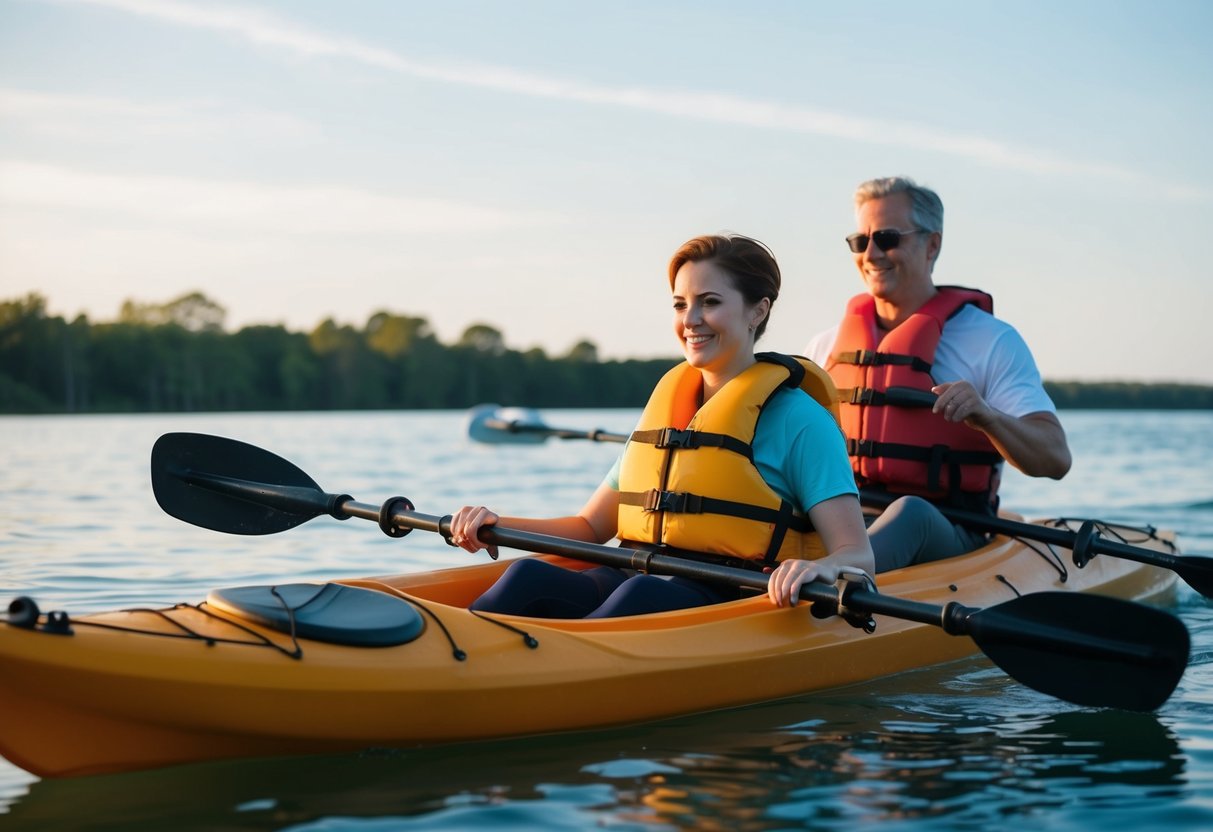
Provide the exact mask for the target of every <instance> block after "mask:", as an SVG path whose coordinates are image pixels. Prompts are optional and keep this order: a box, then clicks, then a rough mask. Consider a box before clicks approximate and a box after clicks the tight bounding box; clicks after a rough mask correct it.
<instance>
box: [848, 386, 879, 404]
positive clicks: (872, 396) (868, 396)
mask: <svg viewBox="0 0 1213 832" xmlns="http://www.w3.org/2000/svg"><path fill="white" fill-rule="evenodd" d="M850 394H851V395H850V397H849V399H848V401H849V402H850V403H851V404H872V403H873V402H874V401H876V397H877V395H879V394H878V393H877V392H876V391H875V390H873V389H872V388H871V387H852V388H851V390H850ZM881 404H884V402H881Z"/></svg>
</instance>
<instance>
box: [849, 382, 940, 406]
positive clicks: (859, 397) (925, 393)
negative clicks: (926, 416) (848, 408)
mask: <svg viewBox="0 0 1213 832" xmlns="http://www.w3.org/2000/svg"><path fill="white" fill-rule="evenodd" d="M838 395H839V399H840V401H842V402H845V403H847V404H862V405H870V406H874V407H884V406H886V405H887V406H890V407H934V406H935V399H936V398H938V397H937V396H936V395H935V394H934V393H932V392H931V391H930V390H919V389H917V388H914V387H890V388H889V389H888V390H883V391H882V390H874V389H872V388H871V387H840V388H838Z"/></svg>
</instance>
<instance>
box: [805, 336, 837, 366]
mask: <svg viewBox="0 0 1213 832" xmlns="http://www.w3.org/2000/svg"><path fill="white" fill-rule="evenodd" d="M837 339H838V327H836V326H834V327H830V328H829V329H827V330H825V331H823V332H819V333H817V334H816V335H814V336H813V337H812V339H811V340H810V341H809V344H808V346H806V347H805V348H804V357H805V358H807V359H809V360H810V361H812V362H813V363H814V364H816V365H817V366H818V367H824V366H825V365H826V361H828V360H829V358H830V350H832V349H833V348H834V341H836V340H837Z"/></svg>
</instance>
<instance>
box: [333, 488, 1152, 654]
mask: <svg viewBox="0 0 1213 832" xmlns="http://www.w3.org/2000/svg"><path fill="white" fill-rule="evenodd" d="M326 496H328V497H330V498H332V497H333V496H334V495H326ZM338 500H339V501H338V502H337V504H336V505H335V509H336V512H338V513H340V514H344V515H346V516H349V517H360V518H363V519H366V520H372V521H375V522H378V523H380V525H383V524H384V522H390V523H391V524H393V525H395V526H398V527H403V528H408V529H418V530H421V531H429V532H436V533H438V534H440V535H442V536H443V537H444V538H447V539H449V538H450V535H451V517H450V515H447V516H444V517H438V516H435V515H430V514H422V513H420V512H416V511H407V510H400V509H393V508H391V507H390V501H389V504H387V508H386V509H385V507H384V506H376V505H371V504H369V503H360V502H357V501H356V500H352V499H344V501H340V500H341V498H338ZM477 537H478V538H479V540H480V541H481V542H482V543H488V544H493V545H497V546H507V547H509V548H512V549H521V550H523V551H527V552H537V553H548V554H555V555H564V556H565V557H570V558H576V559H579V560H586V561H590V562H591V563H598V564H602V565H604V566H613V567H617V568H620V569H634V570H636V571H637V572H644V573H658V574H662V575H672V576H677V577H682V578H691V579H693V580H700V581H708V582H713V583H724V584H728V585H730V586H734V587H738V588H741V589H756V590H763V591H765V590H766V588H767V581H768V576H767V575H766V574H763V573H760V572H752V571H749V570H746V569H737V568H735V567H731V566H723V565H719V564H713V563H701V562H699V561H693V560H687V559H686V558H682V557H678V556H676V555H667V554H662V553H661V552H654V551H652V550H646V549H623V548H618V547H613V546H603V545H601V544H597V543H589V542H585V541H579V540H570V539H568V538H563V537H553V536H551V535H545V534H537V533H535V532H524V531H517V530H514V529H508V528H502V527H500V526H498V525H486V526H481V527H480V530H479V532H478V533H477ZM800 599H801V600H803V601H809V602H813V603H820V604H822V605H825V606H827V607H829V608H830V609H831V611H832V612H834V613H839V612H840V611H841V610H843V609H850V610H852V611H855V612H861V613H868V614H876V615H888V616H892V617H895V618H901V619H905V620H907V621H915V622H918V623H920V624H930V625H933V626H936V627H940V628H942V629H943V630H944V631H945V632H946V633H948V634H949V635H956V636H960V635H974V634H975V630H974V626H973V624H975V623H977V622H978V621H980V624H979V626H980V628H981V629H984V630H985V631H986V632H988V633H989V634H991V635H996V636H997V637H998V638H999V639H1000V640H1002V641H1003V642H1013V643H1016V644H1020V645H1022V646H1024V647H1031V648H1041V647H1044V648H1048V649H1053V650H1055V649H1056V648H1057V631H1056V630H1055V629H1053V628H1050V627H1047V626H1043V627H1036V626H1033V622H1030V621H1026V622H1025V621H1024V620H1023V619H1022V617H1020V616H1005V619H1006V620H1005V621H1003V620H999V619H1000V616H999V615H998V614H997V613H998V610H997V608H989V609H985V610H981V609H974V608H971V607H966V606H964V605H963V604H959V603H957V602H955V601H953V602H950V603H948V604H947V605H945V606H942V607H940V606H937V605H934V604H927V603H923V602H920V601H911V600H908V599H905V598H896V597H892V596H888V595H881V594H880V593H879V592H872V591H871V590H867V589H861V588H859V587H858V586H857V585H854V584H848V585H847V586H846V587H844V589H843V590H842V591H840V590H839V589H838V588H837V587H835V586H833V585H831V584H824V583H820V582H816V581H814V582H811V583H808V584H805V585H803V586H802V587H801V588H800ZM975 615H977V616H980V619H977V618H975V617H974V616H975ZM1126 651H1128V653H1129V654H1131V655H1132V657H1133V658H1135V659H1137V660H1138V661H1141V662H1144V663H1147V664H1148V663H1150V662H1151V661H1152V660H1153V659H1154V657H1155V652H1154V651H1152V650H1151V649H1149V648H1148V647H1143V646H1139V645H1127V644H1125V643H1124V642H1122V641H1119V640H1114V639H1102V638H1098V637H1091V636H1087V637H1086V638H1084V639H1083V640H1082V641H1081V642H1078V643H1074V644H1071V645H1067V652H1069V653H1071V655H1075V656H1079V655H1081V656H1084V657H1088V658H1107V659H1116V658H1119V659H1122V660H1123V659H1125V658H1128V657H1129V656H1128V655H1127V654H1126Z"/></svg>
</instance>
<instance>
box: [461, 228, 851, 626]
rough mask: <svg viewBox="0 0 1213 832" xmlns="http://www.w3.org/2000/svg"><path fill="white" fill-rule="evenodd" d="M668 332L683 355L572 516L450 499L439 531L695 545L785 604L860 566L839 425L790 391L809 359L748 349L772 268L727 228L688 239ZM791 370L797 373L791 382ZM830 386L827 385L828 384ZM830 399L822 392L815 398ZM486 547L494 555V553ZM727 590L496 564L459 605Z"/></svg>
mask: <svg viewBox="0 0 1213 832" xmlns="http://www.w3.org/2000/svg"><path fill="white" fill-rule="evenodd" d="M669 280H670V289H671V291H672V294H673V309H674V316H673V324H674V335H675V337H677V339H678V342H679V344H680V345H681V347H682V352H683V355H684V357H685V358H686V362H685V363H684V364H680V365H679V366H677V367H675V368H674V369H673V370H671V371H670V373H669V374H667V376H666V377H665V378H663V379H662V381H661V382H660V383H659V384H658V385H657V388H656V389H655V390H654V392H653V396H652V397H651V398H650V400H649V403H648V405H647V406H646V407H645V410H644V413H643V415H642V416H641V421H640V424H639V425H638V426H637V430H636V431H635V432H634V433H633V434H632V435H631V438H630V440H629V441H628V443H627V445H626V446H625V448H624V451H623V454H622V455H621V457H620V459H619V460H618V461H617V462H616V464H615V466H614V468H612V470H611V472H610V473H609V474H608V475H607V477H606V478H605V480H604V481H603V482H602V484H601V485H600V486H599V487H598V489H597V490H596V491H595V492H594V494H593V495H592V496H591V497H590V499H589V500H588V501H587V502H586V504H585V506H584V507H583V508H582V509H581V511H580V512H578V513H577V514H575V515H572V516H568V517H558V518H545V519H535V518H520V517H500V516H498V515H497V514H496V513H495V512H493V511H490V510H489V509H487V508H485V507H484V506H464V507H463V508H461V509H460V510H459V511H458V512H456V513H455V515H454V516H453V517H452V520H451V536H450V540H451V542H452V543H453V544H455V545H457V546H461V547H462V548H464V549H466V550H468V551H469V552H475V551H478V550H480V549H482V548H485V545H484V544H482V543H481V542H480V541H479V540H478V538H477V532H478V531H479V529H480V527H481V526H482V525H485V524H494V523H497V524H500V525H501V526H503V527H507V528H511V529H517V530H521V531H528V532H537V533H541V534H550V535H556V536H559V537H565V538H571V539H575V540H585V541H591V542H595V543H604V542H606V541H608V540H610V539H612V538H614V537H615V536H616V535H618V536H619V538H620V540H621V542H622V543H623V545H625V546H626V545H628V544H629V543H632V544H640V545H644V546H647V547H660V548H664V549H668V550H670V551H672V552H674V553H679V552H688V551H690V552H700V553H702V552H707V553H709V554H712V555H715V556H718V557H720V558H722V559H726V560H728V561H729V562H732V563H743V564H748V565H751V566H752V567H753V568H756V569H765V570H767V571H770V572H771V577H770V581H769V588H768V595H769V597H770V600H771V602H772V603H774V604H776V605H777V606H794V605H795V604H796V602H797V601H798V600H799V592H800V588H801V587H802V586H803V585H805V584H806V583H809V582H811V581H824V582H827V583H833V582H835V581H837V580H838V578H839V574H840V570H841V569H843V568H844V567H846V568H852V569H859V570H863V571H864V572H867V573H869V574H870V573H871V572H872V570H873V568H874V564H873V556H872V549H871V545H870V543H869V541H868V536H867V532H866V530H865V528H864V522H863V516H862V513H861V511H860V507H859V500H858V493H857V490H856V486H855V480H854V477H853V475H852V472H851V464H850V461H849V459H848V457H847V452H846V446H845V443H844V440H843V437H842V433H841V431H840V430H839V428H838V425H837V423H836V421H835V419H834V417H833V416H832V415H831V413H830V411H829V410H827V409H826V407H823V405H822V404H821V403H819V402H818V401H815V400H814V399H813V398H811V397H810V396H809V395H808V394H807V393H806V392H805V391H804V389H802V386H801V385H802V384H804V386H805V387H809V388H810V389H812V385H811V384H810V383H809V382H811V381H812V380H813V378H815V377H816V376H814V375H813V374H814V373H821V371H820V370H818V369H817V368H816V366H815V365H812V364H809V363H808V362H806V361H803V360H800V361H798V360H795V359H792V358H790V357H788V356H779V355H776V354H773V353H763V354H758V355H756V354H755V352H754V344H755V342H756V341H757V340H758V338H759V337H761V336H762V333H763V332H764V330H765V329H766V326H767V320H768V318H769V316H770V312H771V305H772V304H773V303H774V302H775V299H776V298H777V297H778V295H779V289H780V273H779V266H778V264H777V263H776V262H775V258H774V257H773V256H772V255H771V253H770V251H769V250H768V249H767V248H766V247H765V246H764V245H762V244H761V243H759V242H757V241H755V240H752V239H750V238H748V237H743V236H740V235H729V236H719V235H711V236H703V237H696V238H694V239H692V240H689V241H687V242H686V243H684V244H683V245H682V247H681V248H679V249H678V251H677V252H676V253H675V254H674V257H673V259H671V261H670V265H669ZM806 375H808V380H807V381H806ZM830 391H831V392H832V386H831V387H830ZM832 403H836V398H835V399H834V401H833V402H830V401H827V404H832ZM493 554H494V555H495V554H496V552H493ZM730 597H732V598H736V597H737V595H736V591H735V590H734V591H733V592H732V594H731V595H730V592H729V591H728V590H726V589H722V588H720V587H716V586H713V585H709V584H706V583H701V582H697V581H692V580H688V579H684V578H664V577H657V576H651V575H642V574H635V573H631V572H630V571H628V570H621V569H614V568H611V567H597V568H592V569H586V570H570V569H564V568H561V567H557V566H553V565H552V564H549V563H546V562H544V561H540V560H535V559H529V558H527V559H520V560H516V561H514V562H513V563H511V564H510V566H509V567H508V568H507V570H506V572H505V573H504V574H503V575H502V577H501V578H500V579H499V580H498V581H497V583H496V584H494V585H493V587H491V588H490V589H489V590H488V591H487V592H485V593H484V595H482V596H481V597H480V598H478V599H477V600H476V601H475V602H474V603H473V604H472V605H471V606H472V609H476V610H480V611H485V612H502V613H511V614H515V615H534V616H541V617H551V618H588V617H609V616H619V615H637V614H641V613H648V612H661V611H665V610H672V609H682V608H686V607H692V606H699V605H702V604H709V603H716V602H719V601H724V600H728V599H729V598H730Z"/></svg>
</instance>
